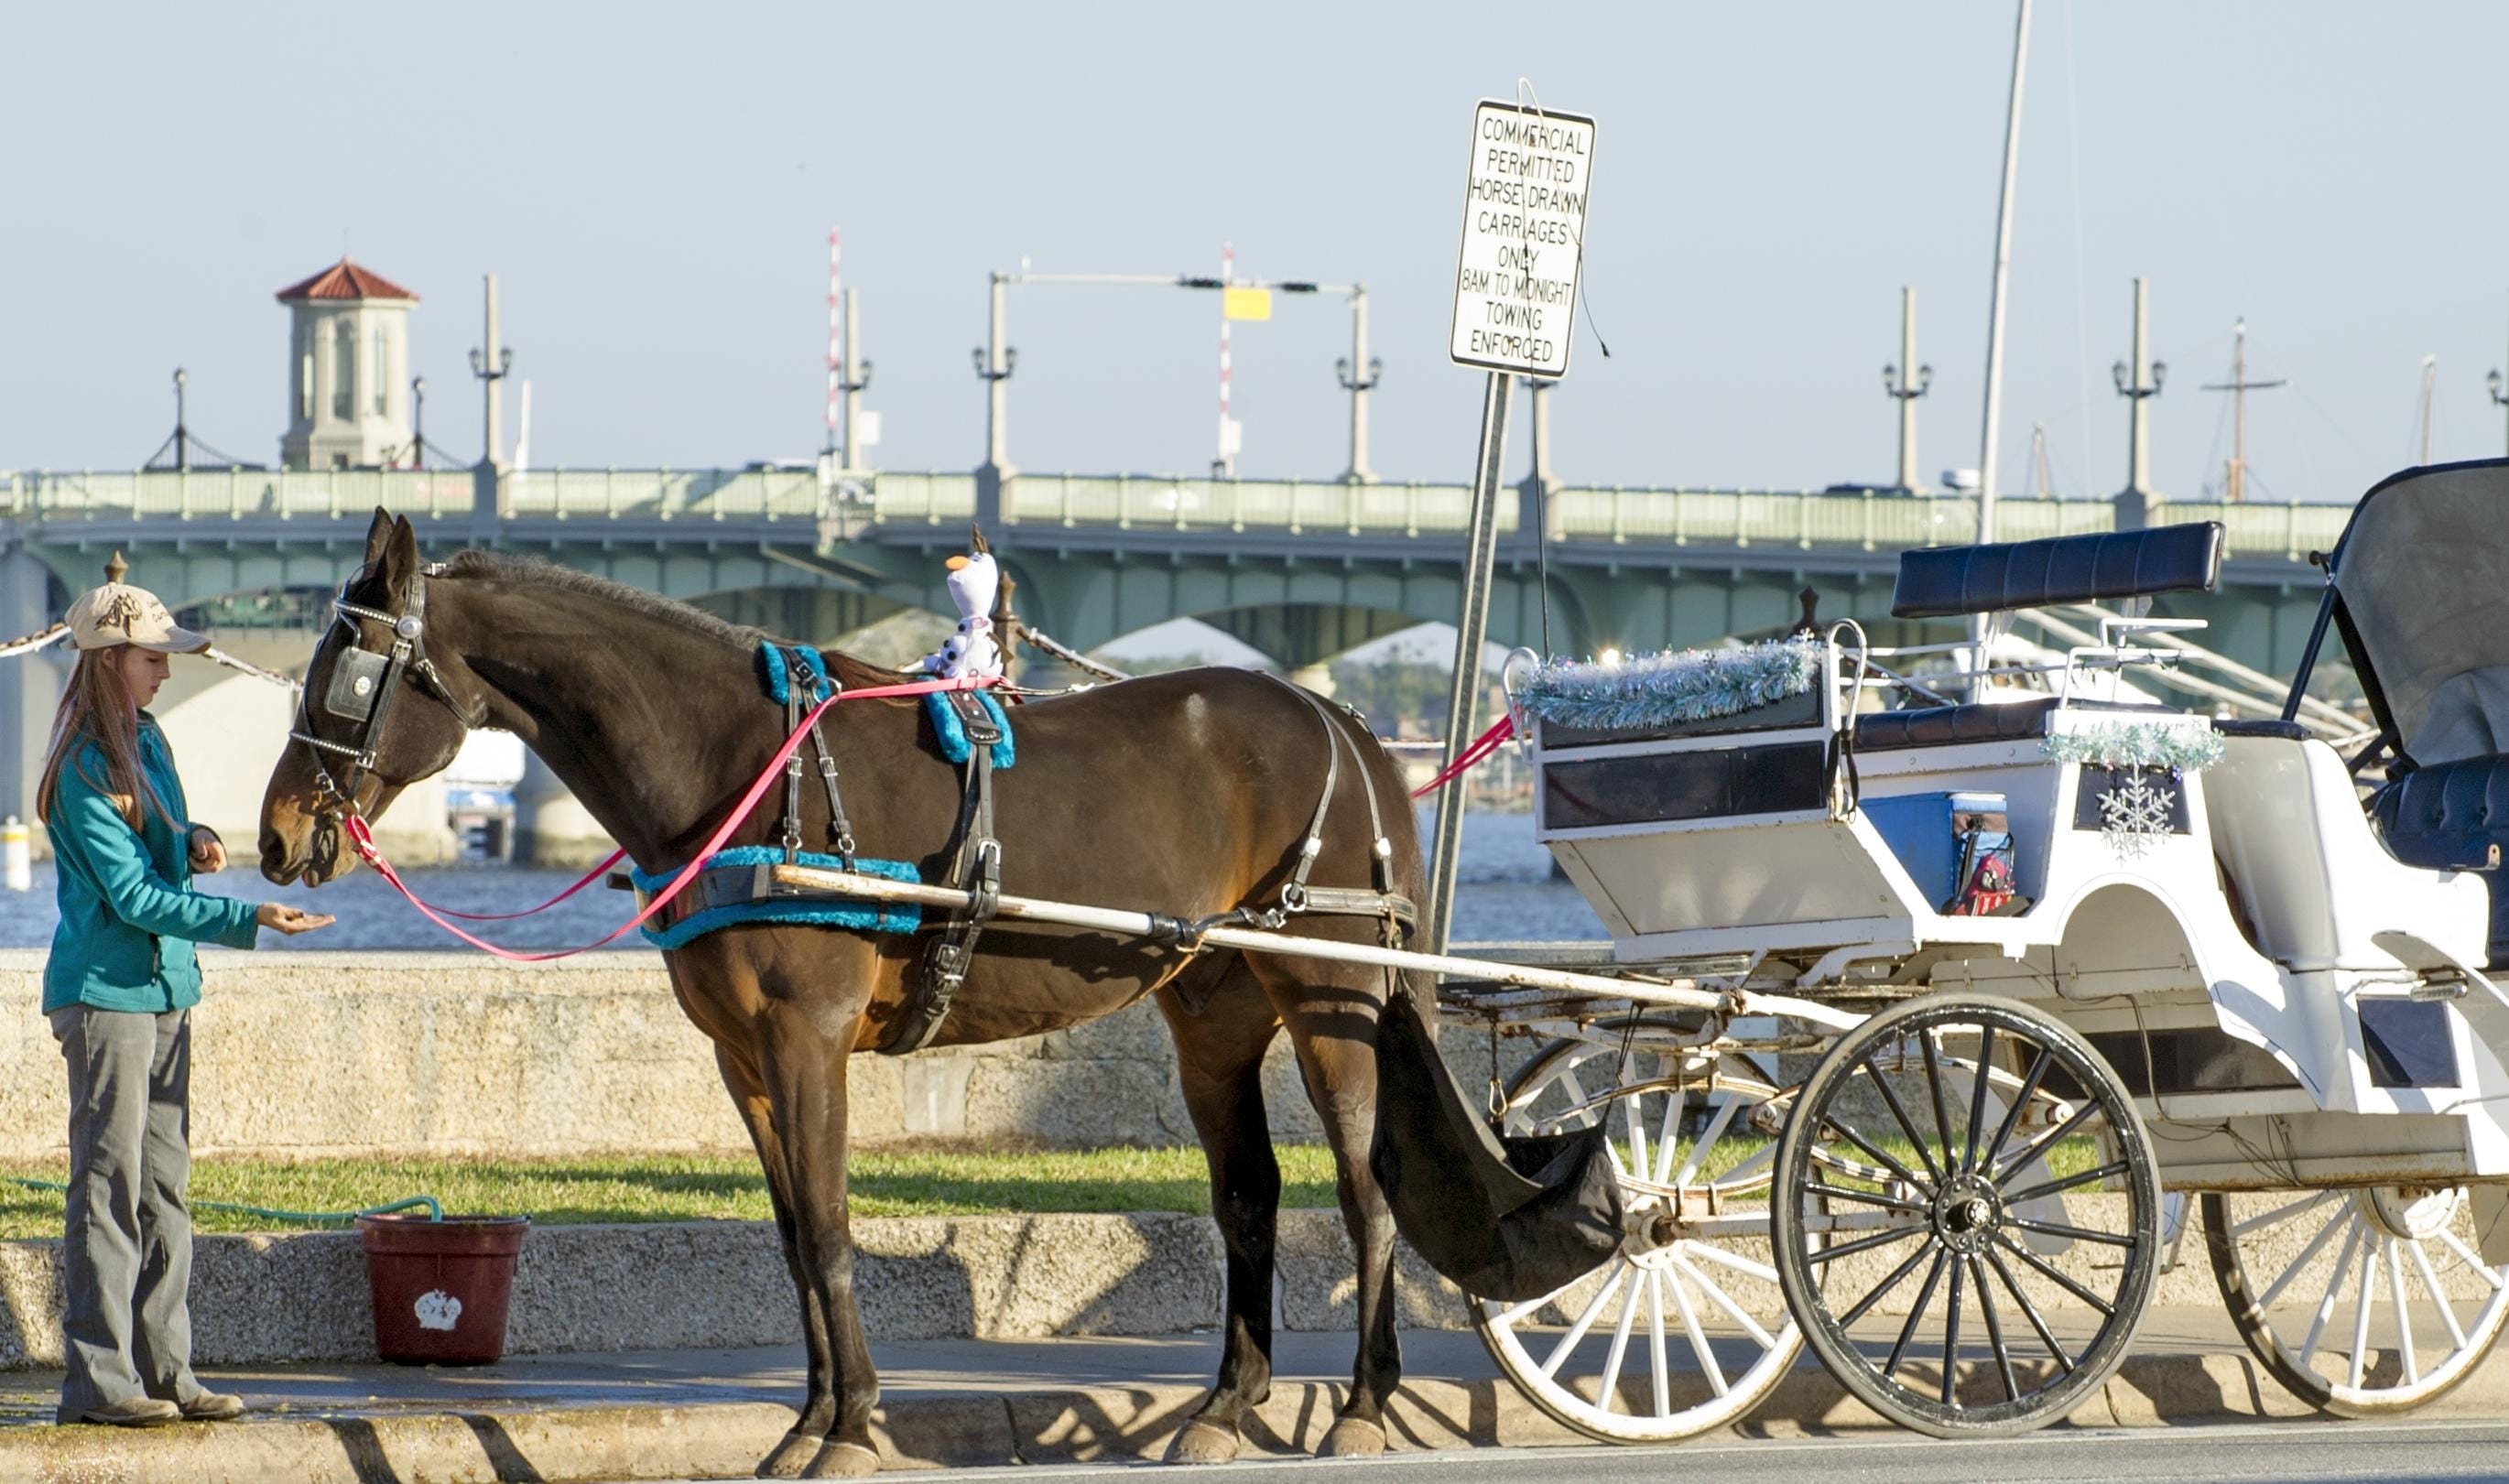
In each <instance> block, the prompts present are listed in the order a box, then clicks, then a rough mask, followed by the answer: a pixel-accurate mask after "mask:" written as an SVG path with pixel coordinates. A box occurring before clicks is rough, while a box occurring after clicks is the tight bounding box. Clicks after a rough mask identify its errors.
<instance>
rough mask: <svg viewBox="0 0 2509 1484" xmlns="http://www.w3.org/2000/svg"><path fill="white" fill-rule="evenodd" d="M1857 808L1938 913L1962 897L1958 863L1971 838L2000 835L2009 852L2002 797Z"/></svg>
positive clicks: (1892, 801) (1899, 799)
mask: <svg viewBox="0 0 2509 1484" xmlns="http://www.w3.org/2000/svg"><path fill="white" fill-rule="evenodd" d="M1856 807H1857V808H1858V809H1861V810H1862V811H1863V813H1864V817H1865V818H1867V819H1869V820H1871V821H1873V828H1874V829H1876V830H1878V831H1880V832H1881V834H1882V838H1883V839H1884V840H1886V841H1888V842H1889V843H1890V846H1891V854H1892V855H1895V856H1897V857H1898V858H1899V864H1900V865H1901V866H1903V867H1905V868H1906V869H1907V872H1908V874H1909V876H1910V877H1911V878H1912V879H1914V880H1915V881H1916V883H1917V890H1918V891H1919V892H1921V893H1923V894H1924V895H1925V898H1926V900H1927V901H1928V902H1929V903H1931V904H1933V906H1934V909H1935V910H1937V911H1941V910H1945V909H1948V908H1949V907H1950V906H1951V905H1952V902H1953V899H1954V898H1955V897H1957V896H1959V895H1960V892H1961V888H1962V885H1963V883H1962V881H1961V878H1960V873H1961V864H1962V861H1963V859H1964V857H1965V856H1966V855H1967V854H1968V853H1969V850H1970V848H1971V844H1970V841H1969V838H1968V836H1969V835H1972V834H1975V835H1982V836H1985V837H1988V838H1992V836H1993V835H2004V846H2005V848H2006V849H2009V848H2010V836H2009V835H2008V834H2006V833H2005V832H2006V828H2007V827H2006V825H2005V812H2006V811H2005V805H2004V797H2003V795H2001V794H1900V795H1897V796H1895V797H1892V798H1865V799H1859V800H1857V802H1856Z"/></svg>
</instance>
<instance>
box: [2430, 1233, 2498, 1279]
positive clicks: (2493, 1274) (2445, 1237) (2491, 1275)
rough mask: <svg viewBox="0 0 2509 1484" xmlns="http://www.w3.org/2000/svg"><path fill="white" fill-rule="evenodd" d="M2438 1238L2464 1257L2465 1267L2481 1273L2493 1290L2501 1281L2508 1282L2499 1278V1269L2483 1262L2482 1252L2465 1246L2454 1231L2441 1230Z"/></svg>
mask: <svg viewBox="0 0 2509 1484" xmlns="http://www.w3.org/2000/svg"><path fill="white" fill-rule="evenodd" d="M2439 1240H2440V1241H2442V1242H2445V1243H2448V1249H2449V1250H2450V1251H2452V1252H2454V1253H2455V1254H2456V1255H2457V1256H2459V1257H2462V1258H2464V1259H2465V1263H2466V1266H2467V1267H2470V1268H2472V1269H2473V1270H2474V1271H2475V1272H2477V1273H2480V1274H2482V1275H2483V1280H2484V1281H2485V1282H2487V1283H2490V1285H2491V1286H2492V1288H2493V1289H2494V1290H2495V1291H2496V1290H2497V1289H2498V1288H2499V1287H2500V1286H2501V1285H2502V1283H2503V1282H2509V1280H2504V1279H2502V1278H2501V1276H2500V1270H2499V1269H2497V1268H2495V1267H2493V1266H2491V1265H2490V1263H2488V1262H2485V1261H2484V1260H2483V1254H2482V1253H2480V1252H2477V1251H2476V1250H2474V1248H2472V1247H2469V1246H2467V1245H2466V1244H2465V1243H2464V1242H2463V1241H2462V1240H2461V1239H2459V1238H2458V1236H2457V1235H2456V1234H2455V1233H2454V1232H2450V1231H2443V1232H2441V1233H2440V1234H2439Z"/></svg>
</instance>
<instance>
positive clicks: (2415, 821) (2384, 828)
mask: <svg viewBox="0 0 2509 1484" xmlns="http://www.w3.org/2000/svg"><path fill="white" fill-rule="evenodd" d="M2370 818H2371V820H2372V821H2373V822H2374V823H2376V824H2377V825H2378V838H2379V839H2380V840H2381V841H2382V842H2384V843H2385V845H2386V847H2387V853H2388V854H2389V855H2392V856H2394V857H2395V858H2396V859H2397V860H2399V861H2402V862H2404V863H2405V864H2406V865H2408V866H2418V867H2420V868H2421V869H2423V870H2424V871H2486V874H2485V876H2484V882H2485V884H2486V885H2488V886H2490V888H2491V935H2490V944H2489V949H2490V962H2491V963H2493V964H2502V963H2509V891H2503V890H2502V889H2501V888H2502V885H2503V884H2504V883H2503V882H2502V880H2501V878H2500V876H2499V875H2497V874H2494V873H2491V872H2489V871H2487V868H2488V867H2489V866H2490V862H2491V852H2492V850H2493V849H2494V848H2497V849H2500V850H2501V851H2503V852H2504V853H2509V757H2500V756H2497V755H2495V756H2491V757H2485V758H2466V759H2461V760H2459V761H2455V762H2440V763H2434V764H2432V765H2431V766H2429V767H2423V768H2415V770H2414V771H2412V772H2410V773H2407V774H2405V775H2404V776H2403V777H2401V778H2398V779H2396V780H2395V781H2394V782H2392V783H2390V784H2388V785H2387V786H2386V787H2385V788H2382V789H2380V790H2379V791H2378V794H2377V795H2376V796H2374V797H2373V798H2371V800H2370Z"/></svg>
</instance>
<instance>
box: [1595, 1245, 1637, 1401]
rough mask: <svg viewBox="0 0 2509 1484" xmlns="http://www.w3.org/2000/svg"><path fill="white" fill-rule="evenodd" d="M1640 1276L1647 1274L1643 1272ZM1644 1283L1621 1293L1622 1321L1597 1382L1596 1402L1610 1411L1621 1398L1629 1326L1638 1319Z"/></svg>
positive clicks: (1615, 1331) (1632, 1285) (1631, 1285)
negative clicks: (1622, 1366) (1601, 1377)
mask: <svg viewBox="0 0 2509 1484" xmlns="http://www.w3.org/2000/svg"><path fill="white" fill-rule="evenodd" d="M1638 1277H1640V1278H1644V1277H1646V1275H1645V1274H1644V1273H1643V1272H1641V1273H1639V1274H1638ZM1645 1286H1646V1284H1644V1283H1635V1282H1633V1283H1631V1284H1629V1288H1628V1290H1627V1291H1626V1292H1624V1293H1623V1294H1622V1295H1621V1321H1620V1322H1619V1323H1618V1324H1616V1325H1614V1326H1613V1327H1612V1350H1611V1354H1607V1355H1605V1356H1604V1357H1603V1379H1602V1380H1601V1381H1600V1382H1599V1383H1597V1386H1596V1391H1595V1392H1594V1404H1595V1405H1596V1406H1598V1407H1601V1408H1602V1409H1603V1410H1604V1411H1606V1412H1609V1411H1610V1410H1612V1408H1614V1407H1615V1406H1618V1405H1619V1404H1620V1400H1621V1362H1622V1361H1623V1360H1626V1359H1627V1358H1629V1326H1630V1325H1631V1324H1633V1323H1635V1322H1636V1321H1637V1317H1638V1290H1639V1289H1641V1288H1643V1287H1645Z"/></svg>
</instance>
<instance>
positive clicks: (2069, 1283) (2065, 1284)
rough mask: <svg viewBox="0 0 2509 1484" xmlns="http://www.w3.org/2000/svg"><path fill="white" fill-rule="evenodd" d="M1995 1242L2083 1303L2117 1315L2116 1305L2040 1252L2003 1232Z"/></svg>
mask: <svg viewBox="0 0 2509 1484" xmlns="http://www.w3.org/2000/svg"><path fill="white" fill-rule="evenodd" d="M1995 1242H1996V1244H1997V1245H1998V1246H2001V1247H2003V1249H2004V1250H2005V1251H2007V1252H2010V1253H2011V1254H2012V1255H2013V1256H2015V1257H2018V1258H2020V1259H2021V1260H2022V1261H2023V1262H2026V1263H2028V1264H2029V1265H2030V1266H2031V1267H2032V1268H2034V1269H2036V1270H2038V1273H2039V1276H2040V1277H2041V1278H2044V1279H2047V1280H2051V1281H2053V1282H2054V1283H2055V1284H2056V1286H2058V1287H2060V1288H2062V1289H2064V1290H2065V1291H2066V1292H2068V1293H2070V1294H2072V1295H2073V1296H2074V1297H2076V1298H2078V1299H2080V1300H2081V1301H2082V1302H2083V1303H2085V1304H2088V1305H2090V1306H2091V1307H2092V1308H2094V1309H2096V1310H2098V1311H2099V1312H2100V1313H2102V1314H2104V1315H2106V1316H2108V1317H2110V1318H2116V1305H2114V1304H2112V1303H2110V1302H2109V1301H2108V1300H2106V1299H2104V1298H2102V1297H2100V1296H2099V1295H2098V1294H2096V1293H2093V1292H2092V1291H2091V1290H2090V1289H2088V1288H2085V1287H2083V1286H2082V1285H2081V1284H2080V1283H2078V1282H2076V1281H2074V1280H2073V1279H2071V1278H2069V1277H2067V1276H2066V1275H2065V1273H2064V1271H2063V1270H2062V1269H2059V1268H2058V1267H2057V1266H2056V1265H2055V1264H2053V1263H2051V1262H2048V1261H2047V1260H2046V1259H2045V1258H2042V1257H2041V1256H2040V1255H2039V1254H2038V1253H2036V1252H2033V1251H2031V1250H2030V1249H2029V1248H2028V1247H2025V1246H2023V1245H2022V1244H2021V1243H2017V1242H2014V1241H2013V1240H2012V1239H2011V1238H2009V1237H2006V1236H2004V1235H2003V1233H2002V1232H1997V1233H1996V1234H1995Z"/></svg>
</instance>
